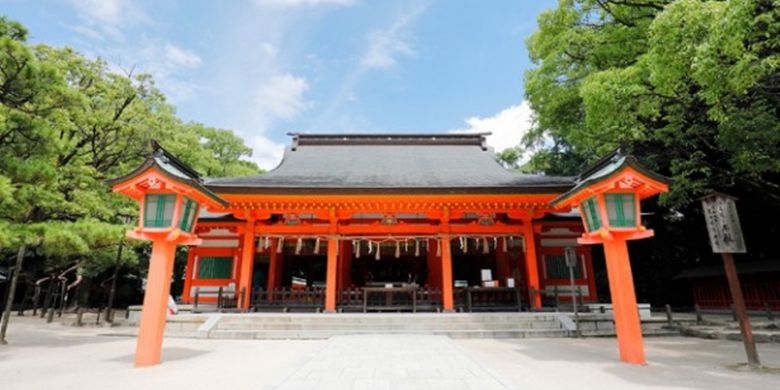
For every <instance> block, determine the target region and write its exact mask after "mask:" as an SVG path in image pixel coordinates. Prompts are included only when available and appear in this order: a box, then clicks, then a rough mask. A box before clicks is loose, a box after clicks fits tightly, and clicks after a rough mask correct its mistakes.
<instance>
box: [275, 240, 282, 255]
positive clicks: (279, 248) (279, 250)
mask: <svg viewBox="0 0 780 390" xmlns="http://www.w3.org/2000/svg"><path fill="white" fill-rule="evenodd" d="M283 249H284V237H279V244H278V245H276V253H282V250H283Z"/></svg>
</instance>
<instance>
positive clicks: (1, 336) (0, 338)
mask: <svg viewBox="0 0 780 390" xmlns="http://www.w3.org/2000/svg"><path fill="white" fill-rule="evenodd" d="M26 250H27V248H26V246H25V245H24V244H22V245H21V246H20V247H19V252H18V253H17V254H16V266H14V275H13V277H12V278H11V289H10V291H9V292H8V299H7V300H6V303H5V309H4V310H3V319H2V325H0V344H7V341H5V333H6V331H7V330H8V320H9V318H10V317H11V306H13V305H14V295H16V283H17V282H18V281H19V275H20V274H21V273H22V261H23V260H24V252H25V251H26Z"/></svg>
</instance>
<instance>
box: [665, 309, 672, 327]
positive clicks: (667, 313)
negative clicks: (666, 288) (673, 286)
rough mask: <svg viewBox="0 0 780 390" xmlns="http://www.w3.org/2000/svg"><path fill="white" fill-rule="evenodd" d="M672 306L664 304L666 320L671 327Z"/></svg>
mask: <svg viewBox="0 0 780 390" xmlns="http://www.w3.org/2000/svg"><path fill="white" fill-rule="evenodd" d="M672 320H673V319H672V306H670V305H668V304H667V305H666V322H667V324H668V325H669V326H670V327H671V326H672Z"/></svg>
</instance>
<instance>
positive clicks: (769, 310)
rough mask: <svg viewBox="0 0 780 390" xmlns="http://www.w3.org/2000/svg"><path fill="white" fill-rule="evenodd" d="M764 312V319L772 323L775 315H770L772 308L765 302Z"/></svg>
mask: <svg viewBox="0 0 780 390" xmlns="http://www.w3.org/2000/svg"><path fill="white" fill-rule="evenodd" d="M764 311H765V312H766V318H767V319H768V320H769V321H772V322H774V321H775V315H774V313H772V308H771V307H770V306H769V304H768V303H766V302H764Z"/></svg>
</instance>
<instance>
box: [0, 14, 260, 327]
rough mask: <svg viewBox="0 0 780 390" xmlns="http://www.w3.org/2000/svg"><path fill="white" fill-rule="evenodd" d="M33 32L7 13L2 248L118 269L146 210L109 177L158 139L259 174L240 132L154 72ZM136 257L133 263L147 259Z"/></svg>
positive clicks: (192, 158) (219, 166)
mask: <svg viewBox="0 0 780 390" xmlns="http://www.w3.org/2000/svg"><path fill="white" fill-rule="evenodd" d="M26 37H27V30H26V29H25V28H24V27H23V26H22V25H20V24H19V23H17V22H13V21H9V20H8V19H6V18H3V17H0V254H3V255H9V256H10V255H12V254H13V255H14V259H19V260H23V259H26V260H24V261H25V264H27V265H25V267H28V265H29V266H31V267H30V270H31V271H32V272H39V271H46V272H55V271H57V270H63V269H75V270H76V272H77V273H78V275H80V276H84V277H89V276H94V275H97V274H100V273H101V272H103V271H104V270H106V269H107V268H108V267H111V266H113V265H114V264H115V263H116V258H115V253H116V248H117V246H118V245H119V243H120V242H121V240H122V238H123V235H124V231H125V230H127V227H126V226H123V225H122V222H121V220H122V218H120V215H123V214H124V215H127V214H129V215H136V214H137V212H138V211H137V209H136V208H137V206H136V205H135V204H134V203H133V202H132V201H130V200H128V199H125V198H124V197H121V196H118V195H115V194H113V193H111V192H110V191H109V189H108V188H107V187H106V185H105V184H104V181H105V180H106V179H108V178H112V177H117V176H120V175H122V174H125V173H126V172H128V171H129V170H131V169H133V168H135V167H136V166H137V165H138V164H139V163H140V162H141V161H142V159H143V158H145V157H146V156H147V155H148V153H149V152H150V149H149V144H150V140H152V139H156V140H158V141H159V142H160V143H161V144H163V145H165V147H166V148H167V149H169V150H171V151H172V152H173V153H175V154H177V155H178V156H179V157H181V158H182V159H183V160H185V161H187V162H188V163H190V164H191V165H192V166H193V167H194V168H195V169H197V170H200V171H201V172H203V173H206V174H208V175H212V176H222V175H236V174H254V173H258V172H259V169H258V168H257V166H256V165H255V164H254V163H251V162H249V161H246V160H245V158H246V157H248V156H249V155H251V149H249V148H248V147H246V146H245V145H244V144H243V142H242V140H241V139H240V138H238V137H237V136H235V135H234V134H233V133H232V132H231V131H230V130H222V129H214V128H210V127H206V126H204V125H201V124H197V123H184V122H183V121H182V120H181V119H179V118H178V117H176V115H175V109H174V108H173V107H172V106H171V105H170V104H168V103H167V102H166V100H165V96H164V95H163V94H162V93H161V92H160V91H159V90H157V89H156V88H155V86H154V80H153V79H152V78H151V77H150V76H149V75H145V74H135V73H134V72H133V71H132V70H131V71H128V72H127V73H125V74H120V73H115V72H112V71H109V68H108V66H107V64H106V63H105V62H104V61H102V60H100V59H97V60H93V59H87V58H85V57H84V56H82V55H80V54H79V53H77V52H75V51H73V50H72V49H69V48H53V47H50V46H47V45H30V44H28V43H27V42H26ZM135 245H142V244H135ZM135 253H136V251H132V250H128V251H124V253H123V263H124V264H128V263H129V264H136V263H137V262H138V259H137V256H136V255H135ZM4 257H5V256H4ZM20 265H21V263H20ZM17 271H19V267H17ZM18 274H19V272H16V273H15V277H16V276H18ZM12 294H13V292H12ZM10 298H11V299H10V301H11V302H13V296H11V297H10ZM5 317H6V318H4V320H7V316H5Z"/></svg>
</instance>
